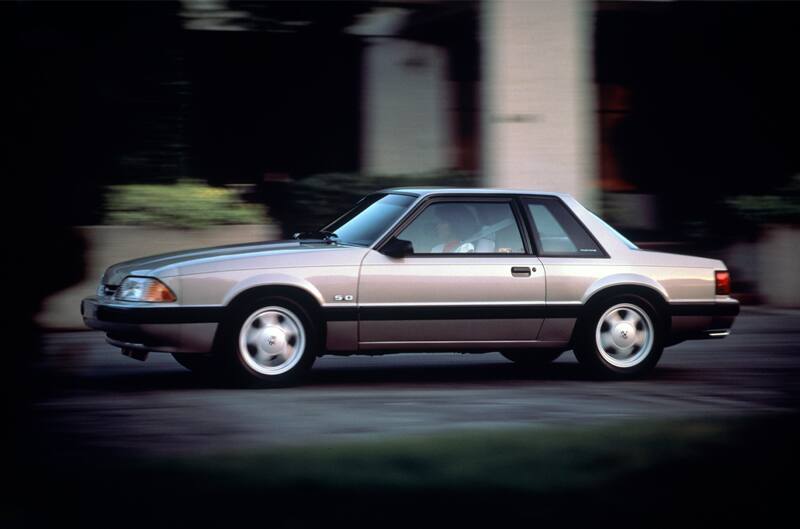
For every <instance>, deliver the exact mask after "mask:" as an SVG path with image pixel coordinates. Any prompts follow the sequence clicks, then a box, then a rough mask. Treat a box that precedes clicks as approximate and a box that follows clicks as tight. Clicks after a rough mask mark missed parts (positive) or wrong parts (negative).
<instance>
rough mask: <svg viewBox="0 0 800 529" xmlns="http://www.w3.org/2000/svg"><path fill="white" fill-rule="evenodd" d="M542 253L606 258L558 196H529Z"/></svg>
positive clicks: (528, 200)
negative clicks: (533, 197)
mask: <svg viewBox="0 0 800 529" xmlns="http://www.w3.org/2000/svg"><path fill="white" fill-rule="evenodd" d="M525 204H526V205H527V209H528V213H529V214H530V216H531V220H532V221H533V225H534V227H535V229H536V232H537V235H538V239H539V244H540V246H541V251H542V255H570V256H572V255H574V256H580V257H602V256H603V251H602V250H601V249H600V247H599V246H597V243H595V242H594V240H593V239H592V237H591V236H590V235H589V233H588V232H587V231H586V229H585V228H584V227H583V226H581V224H580V223H579V222H578V221H577V220H576V219H575V217H574V216H572V214H571V213H570V212H569V211H568V210H567V207H566V206H565V205H564V204H563V203H562V202H561V201H560V200H558V199H557V198H536V199H526V200H525Z"/></svg>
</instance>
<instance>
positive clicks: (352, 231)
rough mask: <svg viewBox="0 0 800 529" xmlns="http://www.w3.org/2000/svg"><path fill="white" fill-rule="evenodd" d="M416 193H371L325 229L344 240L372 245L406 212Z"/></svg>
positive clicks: (361, 244) (362, 244)
mask: <svg viewBox="0 0 800 529" xmlns="http://www.w3.org/2000/svg"><path fill="white" fill-rule="evenodd" d="M415 198H416V197H412V196H409V195H384V194H376V195H369V196H368V197H365V198H364V199H362V200H361V201H360V202H359V203H358V204H356V206H355V207H354V208H353V209H351V210H350V211H348V212H347V213H345V214H344V215H342V216H341V217H339V218H338V219H336V220H335V221H333V222H332V223H331V224H329V225H328V226H326V227H325V228H324V229H325V230H326V231H330V232H333V233H335V234H336V235H338V236H339V237H338V238H339V240H340V241H342V242H346V243H350V244H357V245H360V246H369V245H370V244H372V243H374V242H375V240H376V239H377V238H378V237H380V236H381V235H382V234H383V233H384V232H385V231H386V230H388V229H389V228H390V227H391V226H392V224H394V223H395V221H397V219H399V218H400V215H402V214H403V213H405V211H406V210H407V209H408V206H410V205H411V203H412V202H414V199H415Z"/></svg>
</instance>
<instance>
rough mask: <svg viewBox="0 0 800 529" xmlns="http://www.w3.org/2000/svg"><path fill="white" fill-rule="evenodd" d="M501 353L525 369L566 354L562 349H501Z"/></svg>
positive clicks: (538, 365) (544, 364)
mask: <svg viewBox="0 0 800 529" xmlns="http://www.w3.org/2000/svg"><path fill="white" fill-rule="evenodd" d="M500 354H502V355H503V356H505V357H506V358H508V359H509V360H511V361H512V362H514V363H515V364H516V365H518V366H519V367H523V368H525V369H537V368H541V367H544V366H547V365H550V364H551V363H553V361H554V360H555V359H556V358H558V357H559V356H561V355H562V354H564V351H562V350H560V349H555V350H553V349H530V350H524V351H501V352H500Z"/></svg>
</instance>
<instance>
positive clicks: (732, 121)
mask: <svg viewBox="0 0 800 529" xmlns="http://www.w3.org/2000/svg"><path fill="white" fill-rule="evenodd" d="M798 22H800V3H797V2H738V1H736V2H733V1H731V2H699V3H694V2H671V1H664V2H651V1H643V2H622V1H604V0H600V1H589V0H583V1H582V0H562V1H523V0H516V1H515V0H475V1H437V0H371V1H348V2H336V1H318V2H306V1H293V2H256V1H241V2H239V1H233V0H183V1H177V2H4V3H2V4H0V25H2V27H3V36H4V42H5V46H4V47H5V48H6V50H7V51H8V52H9V53H8V60H7V61H4V76H3V77H4V82H3V84H4V88H5V89H6V90H8V95H6V97H5V98H4V101H5V102H6V111H5V112H4V113H3V115H4V119H3V120H2V121H3V127H4V128H5V129H6V131H5V134H4V138H5V139H4V141H3V144H4V149H5V155H4V156H3V157H2V158H3V160H2V164H3V175H4V177H5V178H4V185H5V186H7V188H6V190H5V191H4V193H3V196H4V198H5V201H6V207H5V208H4V210H5V211H6V213H7V215H8V216H9V217H10V218H9V219H8V221H7V222H9V229H8V230H7V233H8V234H9V237H8V239H7V245H6V247H7V252H8V253H7V262H8V263H9V264H11V265H12V266H13V268H14V269H15V270H16V271H17V273H18V274H19V271H24V273H23V277H28V278H29V277H35V278H36V280H35V281H32V282H31V284H24V285H18V286H21V287H24V289H25V294H24V295H21V296H18V297H15V300H16V301H15V306H16V308H15V310H13V311H12V312H13V314H11V315H10V316H9V317H10V319H9V321H8V324H9V326H10V328H13V329H16V332H15V333H14V336H13V339H12V340H11V346H12V350H13V353H12V356H13V360H14V362H15V366H16V367H18V368H19V369H18V371H15V372H18V373H20V374H19V376H18V377H17V378H16V379H15V380H16V381H17V382H16V383H14V384H10V386H9V387H7V388H6V389H5V391H7V392H8V393H9V394H11V397H10V399H17V400H18V399H19V398H20V395H21V394H24V393H25V391H24V389H23V391H22V392H21V393H20V388H24V387H25V380H27V378H26V377H27V376H29V375H28V374H27V373H28V371H27V370H26V369H25V367H26V366H27V365H28V362H29V361H30V359H31V358H35V357H36V355H37V354H38V353H39V352H40V351H41V340H42V334H41V332H40V331H41V330H45V331H64V330H76V329H82V328H83V324H82V322H81V320H80V314H79V310H78V307H79V301H80V299H81V298H82V297H84V296H85V295H88V294H90V293H91V292H93V290H94V288H95V286H96V282H97V280H98V278H99V277H100V274H101V273H102V271H103V270H104V268H105V267H106V266H108V265H110V264H112V263H114V262H118V261H120V260H124V259H127V258H132V257H136V256H141V255H147V254H153V253H159V252H162V251H168V250H175V249H181V248H191V247H198V246H209V245H217V244H228V243H235V242H240V241H242V242H244V241H252V240H264V239H276V238H281V237H285V236H287V235H290V234H292V233H294V232H297V231H302V230H308V229H314V228H319V227H320V226H321V225H324V224H325V223H326V222H327V221H328V220H330V219H332V218H334V217H335V216H336V215H337V214H338V213H340V212H342V211H344V210H346V209H348V208H349V207H350V206H351V205H352V204H353V203H354V202H355V201H356V200H357V199H358V198H360V197H361V196H362V195H363V194H365V193H367V192H370V191H374V190H377V189H381V188H385V187H392V186H401V185H409V186H412V185H413V186H416V185H447V186H453V185H457V186H469V187H473V186H493V187H513V188H529V189H537V190H544V191H564V192H569V193H572V194H574V195H575V196H576V197H577V198H578V199H579V200H581V201H583V202H584V203H585V204H586V205H587V206H588V207H589V208H590V209H592V210H593V211H595V212H596V213H598V214H600V215H601V216H603V217H604V218H605V219H606V220H608V221H609V222H610V223H611V224H613V225H614V226H615V227H617V228H618V229H619V230H620V231H621V232H622V233H623V234H625V235H627V236H628V237H629V238H631V239H632V240H634V241H636V242H637V243H639V244H640V245H641V246H642V247H643V248H656V249H659V250H665V251H675V252H680V253H692V254H697V255H704V256H710V257H717V258H721V259H724V260H725V261H726V263H727V265H728V267H729V268H730V269H731V271H732V278H733V290H734V296H735V297H737V298H739V299H740V300H741V301H742V302H743V303H745V304H748V305H760V306H765V307H771V308H784V309H792V308H800V279H798V277H799V276H800V274H798V273H797V272H798V267H797V256H798V253H797V252H798V248H800V133H798V124H800V97H798V94H800V76H798V68H797V57H798V52H800V40H798V39H797V27H798ZM791 321H795V320H791ZM787 325H788V324H787ZM785 326H786V325H784V327H785ZM788 340H790V341H791V346H792V347H795V346H796V336H794V337H791V338H788ZM795 348H796V347H795ZM787 384H788V382H787ZM7 396H8V395H7ZM14 413H18V414H22V415H24V414H25V413H26V412H20V411H18V410H17V411H14Z"/></svg>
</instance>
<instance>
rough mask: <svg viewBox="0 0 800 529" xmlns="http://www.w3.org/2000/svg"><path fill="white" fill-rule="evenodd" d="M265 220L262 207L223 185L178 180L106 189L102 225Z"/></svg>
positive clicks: (200, 224) (193, 224)
mask: <svg viewBox="0 0 800 529" xmlns="http://www.w3.org/2000/svg"><path fill="white" fill-rule="evenodd" d="M264 222H266V212H265V208H264V207H263V206H260V205H254V204H247V203H245V202H243V201H242V200H241V199H240V197H239V194H238V193H237V192H236V191H234V190H231V189H227V188H224V187H211V186H209V185H206V184H204V183H199V182H193V181H180V182H178V183H177V184H171V185H163V184H130V185H116V186H109V187H108V188H107V193H106V208H105V217H104V224H118V225H129V226H162V227H171V228H204V227H207V226H215V225H220V224H263V223H264Z"/></svg>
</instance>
